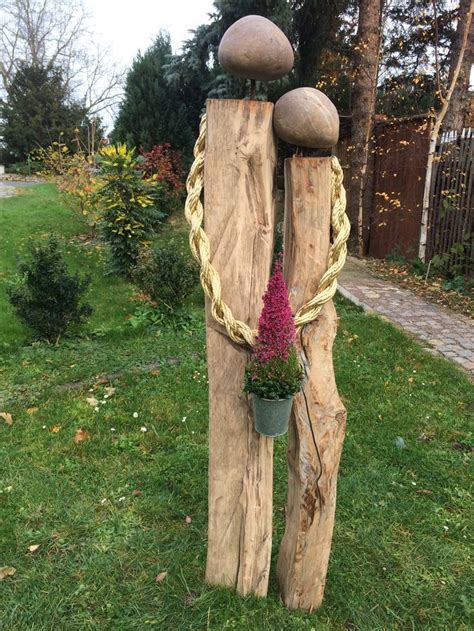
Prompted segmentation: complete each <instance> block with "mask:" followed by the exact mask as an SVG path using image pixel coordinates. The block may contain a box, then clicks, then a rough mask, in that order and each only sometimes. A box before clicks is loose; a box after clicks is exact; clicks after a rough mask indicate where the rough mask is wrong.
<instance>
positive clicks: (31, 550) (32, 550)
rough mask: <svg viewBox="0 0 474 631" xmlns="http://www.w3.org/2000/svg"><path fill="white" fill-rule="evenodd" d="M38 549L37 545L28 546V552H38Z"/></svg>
mask: <svg viewBox="0 0 474 631" xmlns="http://www.w3.org/2000/svg"><path fill="white" fill-rule="evenodd" d="M38 548H39V544H38V543H34V544H33V545H31V546H28V552H36V550H38Z"/></svg>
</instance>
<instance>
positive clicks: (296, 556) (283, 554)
mask: <svg viewBox="0 0 474 631" xmlns="http://www.w3.org/2000/svg"><path fill="white" fill-rule="evenodd" d="M330 192H331V167H330V158H302V157H295V158H291V159H289V160H286V162H285V212H286V215H285V277H286V280H287V284H288V289H289V292H290V301H291V305H292V308H293V310H294V311H296V309H297V308H298V307H300V306H301V305H302V304H303V303H304V302H305V301H306V300H308V299H309V298H310V297H311V296H312V295H314V293H315V291H316V290H317V287H318V283H319V279H320V278H321V276H322V274H323V273H324V271H325V270H326V266H327V254H328V249H329V237H330V212H331V199H330ZM336 328H337V316H336V312H335V309H334V306H333V304H332V302H330V303H327V304H326V305H325V306H324V308H323V310H322V312H321V314H320V316H319V317H318V318H317V320H316V321H315V322H313V323H311V324H310V325H308V326H306V327H305V328H304V330H303V331H302V334H301V335H300V338H299V342H300V343H301V345H300V352H301V354H302V359H303V362H304V364H305V366H306V375H307V381H306V383H305V385H304V388H303V392H302V393H298V394H297V395H296V397H295V402H294V405H293V411H292V416H291V420H290V430H289V436H288V502H287V515H286V528H285V534H284V536H283V541H282V544H281V548H280V554H279V558H278V566H277V574H278V581H279V585H280V591H281V595H282V598H283V602H284V603H285V605H286V606H287V607H289V608H292V609H293V608H300V609H305V610H309V611H312V610H313V609H316V608H317V607H319V606H320V605H321V602H322V599H323V594H324V586H325V582H326V572H327V566H328V560H329V553H330V550H331V540H332V531H333V525H334V512H335V507H336V486H337V472H338V467H339V459H340V456H341V451H342V444H343V440H344V432H345V424H346V411H345V409H344V406H343V405H342V402H341V400H340V398H339V395H338V393H337V388H336V382H335V378H334V371H333V361H332V345H333V341H334V338H335V335H336Z"/></svg>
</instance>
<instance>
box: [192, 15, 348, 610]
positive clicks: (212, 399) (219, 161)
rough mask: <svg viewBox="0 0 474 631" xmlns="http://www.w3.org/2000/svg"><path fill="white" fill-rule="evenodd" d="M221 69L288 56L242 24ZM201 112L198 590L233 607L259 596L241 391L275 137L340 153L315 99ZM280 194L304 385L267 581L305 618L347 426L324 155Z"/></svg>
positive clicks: (196, 225) (263, 496) (259, 551)
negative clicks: (203, 349)
mask: <svg viewBox="0 0 474 631" xmlns="http://www.w3.org/2000/svg"><path fill="white" fill-rule="evenodd" d="M219 60H220V61H221V63H222V65H223V66H224V68H226V69H227V70H228V71H229V72H232V73H233V74H235V75H236V76H239V77H244V78H248V79H250V80H252V81H253V82H255V80H256V79H258V80H262V79H264V80H271V79H276V78H280V77H282V76H283V75H284V74H286V73H287V72H288V71H289V70H290V69H291V67H292V65H293V51H292V50H291V46H290V44H289V42H288V40H287V39H286V38H285V36H284V35H283V33H282V32H281V31H280V30H279V29H278V28H277V27H276V26H275V25H274V24H272V23H271V22H270V21H269V20H266V19H265V18H262V17H260V16H247V17H245V18H242V20H239V21H238V22H236V23H235V24H234V25H232V26H231V27H230V29H229V30H228V31H227V32H226V34H225V35H224V37H223V39H222V42H221V46H220V49H219ZM254 88H255V85H253V91H254ZM206 110H207V112H206V116H205V117H203V120H202V122H201V127H200V135H199V138H198V140H197V142H196V146H195V161H194V163H193V166H192V168H191V172H190V175H189V177H188V182H187V190H188V198H187V201H186V210H185V212H186V218H187V220H188V222H189V223H190V225H191V233H190V246H191V250H192V253H193V255H194V256H195V258H196V259H197V260H198V261H199V263H200V266H201V282H202V285H203V288H204V291H205V293H206V325H207V353H208V365H209V369H208V370H209V533H208V539H209V540H208V555H207V567H206V580H207V581H208V582H209V583H210V584H213V585H221V586H226V587H231V588H234V589H236V590H237V591H238V592H239V593H240V594H242V595H246V594H256V595H258V596H265V595H266V593H267V588H268V579H269V573H270V558H271V546H272V495H273V490H272V486H273V472H272V467H273V444H272V439H271V438H267V437H264V436H262V435H260V434H257V433H256V431H255V430H254V427H253V421H252V411H251V408H250V405H249V401H248V398H247V395H245V394H244V393H243V390H242V386H243V373H244V368H245V365H246V364H247V362H248V359H249V351H250V349H251V347H252V346H253V345H254V344H255V341H256V331H255V328H256V325H257V321H258V317H259V314H260V310H261V307H262V295H263V293H264V291H265V288H266V285H267V281H268V278H269V275H270V268H271V261H272V255H273V240H274V239H273V235H274V229H275V194H274V192H275V191H274V188H275V166H276V158H277V143H276V134H275V132H276V133H277V134H278V135H280V136H281V137H282V138H283V139H284V140H285V141H287V142H290V143H293V144H296V145H298V146H300V147H301V146H306V147H317V148H330V147H332V146H334V144H335V143H336V142H337V137H338V129H339V127H338V126H339V119H338V115H337V112H336V109H335V107H334V105H333V104H332V103H331V101H330V100H329V99H328V98H327V97H326V96H325V95H324V94H322V93H321V92H319V91H318V90H314V89H312V88H301V89H299V90H293V91H292V92H289V93H288V94H286V95H284V96H283V97H282V98H281V99H280V100H279V101H278V102H277V104H276V105H275V108H274V106H273V104H271V103H267V102H263V101H256V100H241V101H240V100H212V99H211V100H208V101H207V107H206ZM203 186H204V190H205V195H204V208H203V205H202V196H201V193H202V187H203ZM285 187H286V194H285V214H286V218H285V244H284V245H285V259H284V260H285V263H284V265H285V274H286V279H287V284H288V288H289V297H290V302H291V305H292V308H293V310H294V319H295V325H296V327H297V329H298V331H299V340H298V342H299V353H300V357H301V363H302V366H303V367H304V373H305V383H304V387H303V389H302V391H301V393H299V394H297V395H296V397H295V402H294V405H293V412H292V421H291V427H290V432H289V439H288V464H289V487H288V510H287V522H286V530H285V535H284V538H283V542H282V545H281V550H280V555H279V559H278V568H277V573H278V579H279V583H280V588H281V594H282V597H283V600H284V603H285V604H286V605H287V606H288V607H300V608H303V609H308V610H312V609H314V608H316V607H318V606H319V605H320V604H321V600H322V597H323V592H324V583H325V577H326V570H327V564H328V557H329V551H330V546H331V537H332V529H333V523H334V509H335V498H336V482H337V470H338V465H339V458H340V454H341V449H342V441H343V438H344V428H345V418H346V415H345V409H344V407H343V405H342V403H341V401H340V399H339V397H338V395H337V389H336V384H335V380H334V373H333V367H332V342H333V339H334V336H335V333H336V325H337V319H336V314H335V311H334V307H333V305H332V302H331V298H332V296H333V295H334V292H335V290H336V284H337V281H336V279H337V274H338V273H339V271H340V269H341V268H342V266H343V264H344V260H345V255H346V246H345V243H346V241H347V237H348V234H349V222H348V219H347V217H346V215H345V212H344V209H345V193H344V189H343V187H342V170H341V168H340V166H339V163H338V162H337V160H336V159H335V158H334V157H323V158H310V157H303V156H298V157H294V158H290V159H289V160H287V161H286V163H285ZM203 221H204V223H203ZM331 233H332V242H331V241H330V236H331Z"/></svg>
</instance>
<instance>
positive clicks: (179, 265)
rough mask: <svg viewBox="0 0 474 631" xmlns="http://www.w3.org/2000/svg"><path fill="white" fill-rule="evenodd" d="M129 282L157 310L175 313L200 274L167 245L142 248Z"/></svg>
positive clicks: (191, 264)
mask: <svg viewBox="0 0 474 631" xmlns="http://www.w3.org/2000/svg"><path fill="white" fill-rule="evenodd" d="M132 278H133V280H134V282H135V283H136V284H137V285H138V286H139V287H140V288H141V289H142V290H143V291H144V292H145V293H146V294H147V295H148V296H149V298H150V299H151V301H152V302H154V303H155V304H156V305H157V306H158V307H159V308H160V309H162V310H165V311H168V312H174V311H176V309H178V308H179V307H180V306H182V304H183V302H184V300H185V298H186V297H187V296H188V295H189V294H190V293H191V291H192V290H193V289H194V287H195V286H196V283H197V281H198V278H199V273H198V268H197V265H196V264H195V263H194V262H193V261H190V260H189V259H187V258H185V257H184V256H183V254H181V253H180V252H179V250H178V249H177V248H176V247H175V246H173V245H169V246H168V247H166V248H158V247H157V248H153V249H152V248H144V249H143V250H142V251H141V252H140V255H139V257H138V260H137V264H136V266H135V267H134V268H133V271H132Z"/></svg>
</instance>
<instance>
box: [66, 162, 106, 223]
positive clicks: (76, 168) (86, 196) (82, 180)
mask: <svg viewBox="0 0 474 631" xmlns="http://www.w3.org/2000/svg"><path fill="white" fill-rule="evenodd" d="M56 181H57V185H58V188H59V190H60V192H61V198H62V200H63V202H64V203H65V204H66V206H68V207H69V208H71V210H73V211H74V212H75V213H77V214H78V215H80V216H81V218H82V219H84V220H85V221H87V223H88V224H89V226H91V228H94V226H95V224H96V223H97V221H98V220H99V213H98V210H97V202H96V199H95V192H96V190H97V188H98V186H99V184H100V183H99V180H98V178H97V177H96V176H95V175H94V164H93V161H92V159H91V158H90V157H87V156H86V155H85V154H83V153H76V154H74V155H72V156H70V157H69V160H68V163H67V167H66V169H65V172H64V173H63V174H62V175H61V176H60V177H58V178H56Z"/></svg>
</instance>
